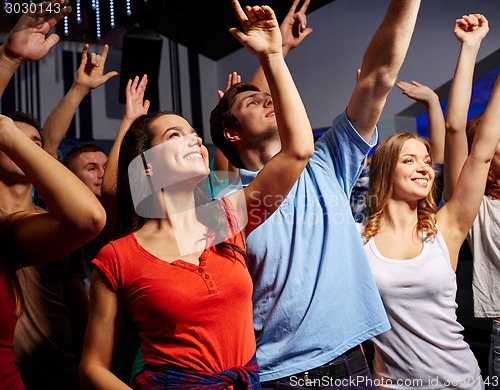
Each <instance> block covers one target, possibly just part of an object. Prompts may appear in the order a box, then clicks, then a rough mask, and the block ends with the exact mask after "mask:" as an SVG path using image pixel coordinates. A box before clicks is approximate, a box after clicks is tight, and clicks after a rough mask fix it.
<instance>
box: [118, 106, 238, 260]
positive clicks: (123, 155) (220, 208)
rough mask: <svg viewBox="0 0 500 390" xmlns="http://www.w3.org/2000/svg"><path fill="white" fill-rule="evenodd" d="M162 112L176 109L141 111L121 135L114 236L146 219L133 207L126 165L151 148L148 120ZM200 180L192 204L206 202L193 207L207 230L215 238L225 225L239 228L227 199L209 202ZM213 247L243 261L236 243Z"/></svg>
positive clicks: (134, 229)
mask: <svg viewBox="0 0 500 390" xmlns="http://www.w3.org/2000/svg"><path fill="white" fill-rule="evenodd" d="M164 115H176V116H178V115H177V114H176V113H174V112H170V111H156V112H152V113H150V114H146V115H141V116H140V117H138V118H137V119H136V120H135V121H134V122H132V124H131V125H130V128H129V129H128V131H127V133H126V134H125V137H124V138H123V141H122V145H121V147H120V155H119V158H118V174H117V184H116V193H117V220H116V230H115V235H116V237H115V238H120V237H124V236H126V235H128V234H130V233H133V232H135V231H137V230H139V229H140V228H142V227H143V226H144V224H145V223H146V222H147V221H148V218H145V217H141V216H139V215H138V214H137V213H136V211H135V207H134V204H133V201H132V193H131V189H130V178H129V173H128V167H129V164H130V163H131V162H132V160H133V159H135V158H136V157H137V156H139V155H143V154H144V153H145V152H146V151H147V150H148V149H150V148H151V142H152V140H153V137H154V134H153V132H152V129H151V124H152V123H153V122H154V121H155V120H156V119H158V118H159V117H161V116H164ZM203 184H205V186H206V181H203V182H202V183H200V185H198V186H197V187H196V188H195V191H194V194H195V201H196V204H197V205H206V206H204V207H197V216H198V219H199V220H200V222H201V223H203V224H205V225H206V226H208V227H209V230H210V231H211V232H214V233H213V235H215V239H216V240H218V238H219V237H222V236H224V235H226V234H227V231H228V230H227V229H226V228H227V227H229V228H230V229H231V230H233V231H239V230H240V228H239V227H238V226H235V224H236V223H237V222H236V221H237V219H235V218H234V217H233V210H229V209H228V208H227V203H226V202H225V201H217V202H209V200H211V196H210V194H207V191H206V190H203V189H202V188H203ZM228 223H229V226H228ZM218 236H219V237H218ZM218 241H220V240H218ZM215 248H216V250H217V251H218V252H219V253H221V254H223V255H225V256H227V257H230V258H236V259H237V254H240V255H241V256H242V257H243V259H244V261H245V262H246V261H247V256H246V252H245V250H244V249H243V248H240V247H239V246H238V245H235V244H232V243H228V242H220V243H219V244H217V245H215Z"/></svg>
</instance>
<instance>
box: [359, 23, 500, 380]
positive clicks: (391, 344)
mask: <svg viewBox="0 0 500 390" xmlns="http://www.w3.org/2000/svg"><path fill="white" fill-rule="evenodd" d="M457 30H462V31H466V32H469V31H471V32H474V31H475V36H481V38H480V39H482V37H484V35H486V32H487V31H488V21H487V20H486V18H484V16H482V15H478V14H476V15H469V16H464V17H463V18H461V19H458V20H457V22H456V31H457ZM480 39H479V41H480ZM459 63H460V62H459ZM452 89H453V85H452ZM499 142H500V81H499V80H497V82H496V84H495V87H494V90H493V93H492V96H491V100H490V102H489V104H488V107H487V109H486V112H485V114H484V117H483V120H482V121H481V123H480V125H479V127H478V130H477V133H476V137H475V140H474V144H473V145H472V148H471V152H470V155H469V157H468V158H467V159H466V161H465V163H464V164H463V169H462V172H461V174H460V177H459V178H458V180H457V182H456V186H455V191H454V192H453V195H451V196H450V198H449V199H448V202H447V203H446V204H445V205H444V206H443V207H442V208H441V209H440V210H439V211H437V207H436V203H435V200H434V199H433V192H432V187H433V182H434V176H435V175H434V170H433V169H432V152H431V148H430V145H429V143H428V141H427V140H425V139H423V138H421V137H419V136H417V135H415V134H410V133H398V134H394V135H392V136H391V137H389V138H387V139H385V140H384V141H382V142H381V144H380V145H379V146H378V147H377V149H376V151H375V153H374V155H373V158H372V163H371V172H370V189H369V199H368V205H369V215H370V216H369V219H368V221H367V223H366V225H365V226H364V230H363V232H362V236H363V238H364V240H365V249H366V253H367V255H368V259H369V262H370V266H371V267H372V271H373V273H374V276H375V280H376V282H377V286H378V288H379V290H380V293H381V297H382V300H383V302H384V306H385V308H386V310H387V314H388V317H389V320H390V322H391V326H392V329H391V330H390V331H388V332H386V333H384V334H382V335H380V336H378V337H376V338H375V339H374V340H373V341H374V344H375V366H374V368H375V377H376V379H378V383H377V385H379V387H380V388H382V389H385V388H390V389H483V388H484V384H483V382H482V379H481V375H480V371H479V367H478V364H477V361H476V360H475V358H474V356H473V354H472V352H471V351H470V348H469V346H468V345H467V344H466V343H465V342H464V340H463V337H462V336H461V334H460V332H461V330H462V327H461V326H460V324H459V323H458V322H457V320H456V315H455V309H456V303H455V294H456V280H455V270H456V267H457V261H458V252H459V249H460V247H461V245H462V243H463V241H464V239H465V237H466V235H467V233H468V231H469V229H470V227H471V226H472V223H473V221H474V219H475V217H476V215H477V212H478V210H479V206H480V204H481V201H482V199H483V190H484V186H485V183H486V179H487V176H488V171H489V167H490V162H491V159H492V158H493V156H494V154H495V149H496V147H497V145H498V143H499ZM452 153H453V151H452ZM446 163H447V160H445V164H446Z"/></svg>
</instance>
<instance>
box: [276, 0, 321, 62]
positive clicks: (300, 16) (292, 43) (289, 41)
mask: <svg viewBox="0 0 500 390" xmlns="http://www.w3.org/2000/svg"><path fill="white" fill-rule="evenodd" d="M310 1H311V0H305V1H304V4H302V7H300V10H299V11H298V12H295V11H296V9H297V5H298V4H299V2H300V0H294V2H293V4H292V6H291V7H290V10H289V11H288V13H287V15H286V16H285V19H283V22H281V26H280V31H281V36H282V40H283V43H282V45H283V50H284V51H287V52H288V51H290V50H292V49H295V48H296V47H297V46H299V45H300V44H301V42H302V41H303V40H304V39H305V38H306V37H307V36H308V35H309V34H311V33H312V32H313V29H312V28H308V27H307V16H306V11H307V7H309V3H310Z"/></svg>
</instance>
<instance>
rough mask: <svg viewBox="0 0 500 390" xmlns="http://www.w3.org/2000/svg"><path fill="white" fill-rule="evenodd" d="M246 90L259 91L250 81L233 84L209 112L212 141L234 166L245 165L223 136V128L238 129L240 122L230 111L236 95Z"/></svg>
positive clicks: (240, 166) (242, 166) (241, 166)
mask: <svg viewBox="0 0 500 390" xmlns="http://www.w3.org/2000/svg"><path fill="white" fill-rule="evenodd" d="M246 91H256V92H260V90H259V88H257V87H256V86H255V85H253V84H250V83H238V84H235V85H233V86H232V87H231V88H229V89H228V90H227V91H226V93H225V94H224V96H223V97H222V98H221V99H220V100H219V103H218V104H217V105H216V106H215V108H214V109H213V110H212V113H211V114H210V135H211V136H212V141H213V143H214V145H215V146H216V147H217V148H218V149H219V150H220V151H221V152H222V153H223V154H224V156H226V158H227V159H228V160H229V162H230V163H231V164H232V165H233V166H235V167H236V168H245V167H244V165H243V162H242V161H241V159H240V157H239V155H238V153H237V151H236V149H235V148H234V146H233V144H232V142H229V140H227V138H226V137H225V136H224V130H225V129H228V128H232V129H238V128H239V127H240V123H239V122H238V119H237V118H236V117H235V116H234V115H233V113H232V112H231V109H232V107H233V104H234V102H235V100H236V96H238V95H239V94H240V93H242V92H246Z"/></svg>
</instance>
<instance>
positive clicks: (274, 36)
mask: <svg viewBox="0 0 500 390" xmlns="http://www.w3.org/2000/svg"><path fill="white" fill-rule="evenodd" d="M233 9H234V12H235V13H236V17H237V18H238V20H239V21H240V23H241V26H242V27H243V32H242V31H240V30H238V29H237V28H235V27H233V28H231V29H230V30H229V32H230V33H231V34H233V36H234V37H235V38H236V39H237V40H238V41H240V43H241V44H242V45H243V46H245V47H246V48H247V49H248V50H249V51H250V52H251V53H253V54H255V55H256V56H257V57H260V56H264V55H273V54H279V55H280V56H282V47H281V43H282V40H281V32H280V29H279V25H278V21H277V20H276V15H275V14H274V11H273V10H272V9H271V8H270V7H268V6H267V5H263V6H253V7H250V6H246V7H245V11H243V9H242V8H241V5H240V3H239V2H238V0H233Z"/></svg>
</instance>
